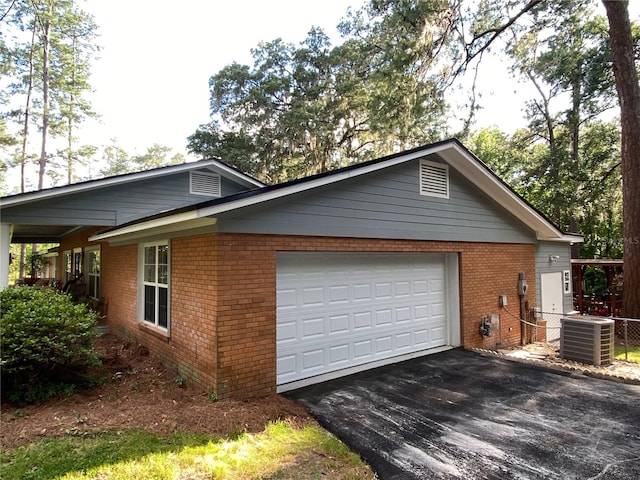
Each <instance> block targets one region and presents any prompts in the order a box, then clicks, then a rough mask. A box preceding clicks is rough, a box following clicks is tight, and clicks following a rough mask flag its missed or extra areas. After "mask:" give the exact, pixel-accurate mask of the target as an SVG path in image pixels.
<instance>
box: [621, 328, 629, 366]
mask: <svg viewBox="0 0 640 480" xmlns="http://www.w3.org/2000/svg"><path fill="white" fill-rule="evenodd" d="M628 323H629V320H627V319H626V318H625V319H624V320H623V321H622V327H623V328H624V359H625V360H629V348H628V347H627V324H628Z"/></svg>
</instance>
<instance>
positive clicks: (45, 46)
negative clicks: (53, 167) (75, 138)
mask: <svg viewBox="0 0 640 480" xmlns="http://www.w3.org/2000/svg"><path fill="white" fill-rule="evenodd" d="M50 30H51V24H50V22H49V20H48V19H47V20H46V21H45V22H44V25H43V31H42V144H41V146H40V172H39V174H38V190H42V188H43V187H44V173H45V171H46V169H47V134H48V133H49V46H50V39H49V33H50Z"/></svg>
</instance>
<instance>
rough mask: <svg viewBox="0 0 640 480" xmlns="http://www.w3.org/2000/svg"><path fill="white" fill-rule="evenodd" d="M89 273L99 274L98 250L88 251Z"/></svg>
mask: <svg viewBox="0 0 640 480" xmlns="http://www.w3.org/2000/svg"><path fill="white" fill-rule="evenodd" d="M89 273H90V274H93V275H100V250H94V251H92V252H89Z"/></svg>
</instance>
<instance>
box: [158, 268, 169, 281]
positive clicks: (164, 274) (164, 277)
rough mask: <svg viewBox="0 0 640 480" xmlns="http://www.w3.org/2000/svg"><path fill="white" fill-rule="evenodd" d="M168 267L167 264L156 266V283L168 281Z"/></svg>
mask: <svg viewBox="0 0 640 480" xmlns="http://www.w3.org/2000/svg"><path fill="white" fill-rule="evenodd" d="M168 277H169V267H168V266H167V265H159V266H158V283H162V284H163V285H166V284H167V283H169V278H168Z"/></svg>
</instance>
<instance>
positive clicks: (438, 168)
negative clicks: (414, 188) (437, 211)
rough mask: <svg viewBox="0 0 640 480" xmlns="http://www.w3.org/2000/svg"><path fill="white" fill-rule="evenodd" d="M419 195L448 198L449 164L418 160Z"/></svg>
mask: <svg viewBox="0 0 640 480" xmlns="http://www.w3.org/2000/svg"><path fill="white" fill-rule="evenodd" d="M420 195H428V196H430V197H440V198H449V165H444V164H442V163H436V162H430V161H428V160H420Z"/></svg>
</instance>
